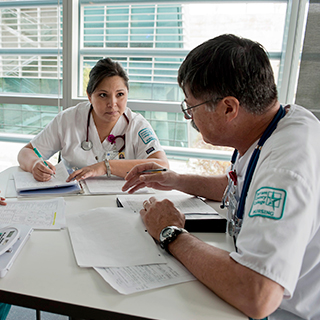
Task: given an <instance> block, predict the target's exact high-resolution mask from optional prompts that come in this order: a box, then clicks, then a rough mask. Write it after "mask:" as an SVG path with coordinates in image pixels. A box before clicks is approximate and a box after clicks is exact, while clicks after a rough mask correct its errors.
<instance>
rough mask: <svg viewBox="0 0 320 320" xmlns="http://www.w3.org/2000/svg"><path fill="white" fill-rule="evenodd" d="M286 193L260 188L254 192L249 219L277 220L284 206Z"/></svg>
mask: <svg viewBox="0 0 320 320" xmlns="http://www.w3.org/2000/svg"><path fill="white" fill-rule="evenodd" d="M286 199H287V192H286V191H285V190H283V189H277V188H270V187H262V188H260V189H258V190H257V191H256V194H255V196H254V200H253V204H252V206H251V209H250V212H249V217H257V216H260V217H265V218H270V219H276V220H279V219H281V218H282V215H283V211H284V207H285V204H286Z"/></svg>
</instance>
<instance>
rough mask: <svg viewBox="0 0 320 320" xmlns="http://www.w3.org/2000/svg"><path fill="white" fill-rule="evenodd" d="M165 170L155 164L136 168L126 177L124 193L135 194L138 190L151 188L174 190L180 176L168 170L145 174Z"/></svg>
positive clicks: (141, 165) (149, 163)
mask: <svg viewBox="0 0 320 320" xmlns="http://www.w3.org/2000/svg"><path fill="white" fill-rule="evenodd" d="M152 169H165V168H164V167H161V166H160V165H159V164H157V163H155V162H148V163H142V164H138V165H136V166H134V167H133V168H132V169H131V170H130V172H129V173H128V174H127V175H126V176H125V180H127V182H126V183H125V184H124V185H123V187H122V191H127V190H129V189H130V190H129V191H128V192H129V193H134V192H136V191H137V190H139V189H141V188H144V187H149V188H154V189H158V190H172V189H175V186H176V184H177V182H178V179H179V174H177V173H175V172H173V171H171V170H167V171H158V172H148V173H143V171H144V170H152Z"/></svg>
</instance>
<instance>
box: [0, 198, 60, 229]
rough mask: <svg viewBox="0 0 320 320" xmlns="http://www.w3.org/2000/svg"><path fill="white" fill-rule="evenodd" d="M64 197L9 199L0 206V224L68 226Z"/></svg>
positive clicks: (52, 227)
mask: <svg viewBox="0 0 320 320" xmlns="http://www.w3.org/2000/svg"><path fill="white" fill-rule="evenodd" d="M65 206H66V204H65V201H64V199H63V198H55V199H52V200H37V201H15V200H7V205H6V206H0V224H5V225H8V224H24V225H27V226H30V227H32V228H33V229H45V230H47V229H54V230H58V229H61V228H64V227H65V226H66V218H65Z"/></svg>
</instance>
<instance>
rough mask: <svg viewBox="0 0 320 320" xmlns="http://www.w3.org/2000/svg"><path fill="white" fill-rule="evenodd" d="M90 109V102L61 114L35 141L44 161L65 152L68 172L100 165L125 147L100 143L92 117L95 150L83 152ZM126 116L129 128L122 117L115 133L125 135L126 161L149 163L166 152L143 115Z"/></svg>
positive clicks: (91, 138) (124, 151)
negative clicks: (159, 154)
mask: <svg viewBox="0 0 320 320" xmlns="http://www.w3.org/2000/svg"><path fill="white" fill-rule="evenodd" d="M89 108H90V103H89V102H82V103H79V104H78V105H76V106H74V107H71V108H68V109H66V110H64V111H62V112H60V113H59V114H58V115H57V116H56V117H55V118H54V119H53V120H52V121H51V122H50V123H49V124H48V125H47V126H46V127H45V128H44V129H43V130H42V131H41V132H40V133H39V134H38V135H37V136H36V137H34V138H33V139H32V140H31V144H32V146H33V147H36V148H37V149H38V151H39V152H40V153H41V155H42V156H43V158H44V159H49V158H50V157H51V156H52V155H53V154H55V153H56V152H58V151H60V150H61V157H62V159H63V160H64V162H65V163H66V166H67V167H68V168H82V167H85V166H88V165H91V164H94V163H97V162H100V161H102V160H104V158H105V157H106V155H107V154H108V153H110V152H111V153H112V151H118V150H120V148H121V147H122V146H123V143H124V142H123V140H122V139H121V138H118V139H117V140H116V143H115V144H114V145H112V144H111V143H110V142H109V141H108V140H107V139H106V140H104V141H103V142H102V143H101V142H100V138H99V135H98V131H97V128H96V126H95V123H94V120H93V117H92V114H91V117H90V125H89V140H91V141H92V143H93V148H92V149H91V150H89V151H85V150H83V149H82V148H81V142H82V141H84V140H86V135H87V119H88V112H89ZM125 114H126V115H127V117H128V119H129V124H128V122H127V121H126V119H125V117H124V116H121V117H120V118H119V120H118V121H117V123H116V124H115V126H114V127H113V129H112V131H111V134H113V135H114V136H117V135H122V134H124V133H125V149H124V150H123V153H124V156H125V159H146V158H148V157H149V156H150V155H152V154H153V153H155V152H157V151H163V149H162V147H161V145H160V143H159V140H158V138H157V136H156V134H155V133H154V131H153V129H152V127H151V126H150V124H149V122H148V121H147V120H146V119H145V118H144V117H143V116H142V115H140V114H137V113H134V112H132V111H131V110H130V109H129V108H126V110H125Z"/></svg>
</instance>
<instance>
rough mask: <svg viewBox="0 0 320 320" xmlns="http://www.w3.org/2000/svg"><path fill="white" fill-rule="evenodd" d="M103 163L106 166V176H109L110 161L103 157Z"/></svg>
mask: <svg viewBox="0 0 320 320" xmlns="http://www.w3.org/2000/svg"><path fill="white" fill-rule="evenodd" d="M104 164H105V165H106V168H107V177H111V169H110V163H109V160H108V159H104Z"/></svg>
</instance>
